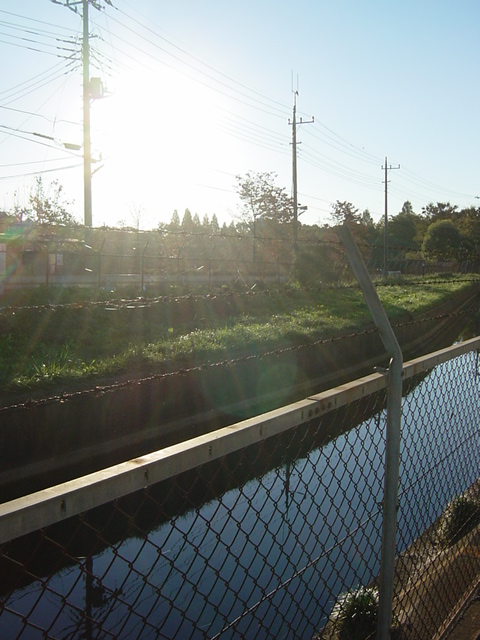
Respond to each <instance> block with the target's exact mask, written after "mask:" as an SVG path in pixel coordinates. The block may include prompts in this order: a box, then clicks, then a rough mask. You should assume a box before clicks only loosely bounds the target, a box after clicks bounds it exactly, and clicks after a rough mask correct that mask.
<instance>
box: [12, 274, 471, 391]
mask: <svg viewBox="0 0 480 640" xmlns="http://www.w3.org/2000/svg"><path fill="white" fill-rule="evenodd" d="M473 286H474V285H473V284H472V283H471V282H465V281H462V280H461V279H457V280H455V279H452V280H451V281H450V282H445V283H441V282H438V283H435V284H425V283H422V281H421V280H417V281H413V283H412V281H409V282H405V281H398V282H395V283H394V284H392V285H391V286H380V287H378V293H379V296H380V299H381V300H382V303H383V305H384V307H385V309H386V311H387V314H388V316H389V317H390V319H391V321H392V322H395V321H399V320H402V319H410V318H411V317H412V316H413V314H415V315H419V314H422V313H425V312H427V311H428V310H431V309H433V308H436V307H438V306H439V305H441V304H442V303H444V302H445V301H447V300H448V299H450V298H451V297H452V295H454V294H455V293H459V292H460V291H462V290H464V289H466V288H467V287H473ZM229 293H230V292H229V291H228V290H227V291H226V290H222V291H220V292H219V294H217V295H216V296H209V297H208V298H207V297H206V296H198V297H193V296H190V297H178V298H175V297H173V296H170V297H164V298H161V299H154V301H153V303H150V302H149V300H148V299H147V300H143V299H142V300H139V301H137V303H134V304H125V303H122V302H119V301H116V302H113V303H111V304H102V305H89V304H86V305H85V304H82V303H84V302H85V301H87V302H88V301H92V300H94V299H95V293H94V292H92V291H85V290H80V291H79V292H78V297H77V298H76V296H75V291H72V290H67V291H54V290H50V289H47V290H43V291H42V292H39V291H38V290H37V291H35V292H32V293H31V295H32V296H33V298H32V299H29V298H28V294H27V293H25V292H23V293H22V297H21V300H20V301H21V302H22V303H23V304H24V305H30V306H28V307H23V308H22V307H18V306H16V308H15V309H14V310H13V309H11V308H4V310H3V312H0V385H1V388H2V390H3V395H4V396H5V395H7V394H9V393H18V392H24V391H34V390H40V391H42V392H44V391H45V390H49V389H51V388H53V387H59V386H62V387H63V386H64V387H67V388H68V387H69V386H72V385H73V386H75V385H78V384H81V383H86V384H91V383H92V381H93V380H95V379H98V378H105V377H109V376H117V375H119V374H127V375H128V374H131V375H133V374H138V373H149V372H154V371H168V370H176V369H178V368H182V367H185V366H187V365H195V364H197V365H198V364H204V363H206V362H218V361H222V360H225V359H231V358H235V357H237V356H239V355H244V354H247V355H248V354H255V353H262V352H265V351H270V350H274V349H278V348H284V347H288V346H295V345H301V344H308V343H312V342H315V341H317V340H320V339H324V338H329V337H334V336H337V335H342V334H348V333H351V332H354V331H358V330H362V329H364V328H365V327H367V326H370V325H371V317H370V314H369V312H368V309H367V306H366V304H365V302H364V300H363V297H362V295H361V292H360V291H359V290H358V288H325V289H319V290H314V291H311V290H304V289H296V288H284V289H279V290H276V291H271V292H263V293H261V292H260V293H256V294H254V293H252V292H249V291H247V290H245V291H243V292H236V294H235V295H226V294H229ZM97 295H98V294H97ZM102 295H103V296H104V295H105V294H102V293H101V294H100V299H101V296H102ZM18 301H19V300H18V299H17V300H15V301H14V302H16V303H18ZM6 302H8V303H9V304H10V305H12V303H13V301H12V300H8V301H5V300H3V301H2V306H3V307H5V306H6ZM76 302H78V303H79V304H78V305H75V304H74V306H69V305H71V304H72V303H76ZM46 303H50V304H52V303H53V304H59V303H60V304H61V305H62V304H63V305H64V306H56V307H53V308H51V307H45V306H42V305H44V304H46ZM65 303H68V304H65ZM32 304H33V305H37V306H35V307H34V308H32V306H31V305H32ZM0 311H1V309H0Z"/></svg>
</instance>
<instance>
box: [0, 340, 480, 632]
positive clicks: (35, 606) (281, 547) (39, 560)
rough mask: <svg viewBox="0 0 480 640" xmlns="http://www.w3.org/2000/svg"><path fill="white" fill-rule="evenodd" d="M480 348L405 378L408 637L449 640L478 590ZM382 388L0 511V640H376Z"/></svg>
mask: <svg viewBox="0 0 480 640" xmlns="http://www.w3.org/2000/svg"><path fill="white" fill-rule="evenodd" d="M478 349H480V338H475V339H472V340H469V341H466V342H464V343H460V344H457V345H454V346H453V347H451V348H448V349H443V350H441V351H438V352H435V353H433V354H430V355H429V356H426V357H423V358H418V359H416V360H412V361H410V362H408V363H406V364H404V366H403V388H404V398H403V408H402V422H403V428H402V441H401V450H400V459H399V466H400V484H399V493H398V505H399V508H398V530H397V539H396V564H395V571H394V594H393V618H392V620H393V622H392V624H393V625H394V627H395V628H397V629H398V630H401V632H402V633H403V636H402V637H405V638H432V637H434V636H435V634H437V635H438V637H440V635H441V633H443V632H444V631H445V629H446V628H447V627H448V623H449V620H450V619H451V617H452V616H453V615H454V614H455V612H456V611H457V609H458V607H459V606H460V605H461V603H462V602H463V600H464V598H465V597H466V596H467V595H468V594H469V592H470V590H471V587H472V585H473V584H474V583H475V582H476V580H477V579H478V577H479V576H480V566H479V561H478V560H477V559H476V555H478V554H476V552H475V549H476V548H477V545H478V544H479V543H478V538H479V534H478V533H477V529H476V528H475V526H474V525H476V524H477V522H478V519H477V514H478V507H477V496H478V487H477V481H478V476H479V472H478V469H479V468H480V447H479V440H480V419H479V418H480V416H479V405H478V387H479V375H478V362H477V359H478V356H477V350H478ZM386 385H387V380H386V378H385V376H384V375H382V374H380V373H376V374H372V375H370V376H367V377H365V378H361V379H360V380H357V381H354V382H351V383H349V384H346V385H342V386H341V387H337V388H335V389H331V390H329V391H326V392H323V393H321V394H318V395H312V396H310V397H308V398H305V399H304V400H302V401H300V402H297V403H294V404H292V405H289V406H287V407H283V408H282V409H278V410H275V411H272V412H269V413H267V414H264V415H261V416H258V417H256V418H252V419H249V420H246V421H243V422H240V423H237V424H234V425H231V426H229V427H225V428H223V429H220V430H219V431H216V432H213V433H210V434H207V435H204V436H200V437H198V438H195V439H193V440H190V441H188V442H184V443H182V444H178V445H175V446H172V447H168V448H165V449H162V450H160V451H156V452H153V453H151V454H148V455H146V456H142V457H141V458H138V459H135V460H130V461H128V462H125V463H123V464H120V465H117V466H115V467H111V468H109V469H105V470H103V471H100V472H97V473H94V474H91V475H89V476H85V477H83V478H79V479H77V480H74V481H71V482H67V483H65V484H63V485H59V486H56V487H51V488H49V489H47V490H44V491H41V492H39V493H37V494H32V495H29V496H25V497H23V498H19V499H17V500H14V501H11V502H9V503H4V504H2V505H0V543H1V546H0V594H1V596H0V598H1V599H0V636H1V637H2V638H3V637H5V638H31V637H37V636H38V637H46V638H57V637H71V638H78V637H84V638H94V637H106V638H108V637H111V638H142V639H143V638H149V637H152V638H153V637H155V638H157V637H158V638H180V637H181V638H192V639H193V638H209V639H212V638H222V639H223V638H252V639H253V638H278V637H288V638H298V639H300V638H301V639H302V640H304V639H305V638H312V637H314V636H316V637H317V638H330V639H332V638H339V639H342V640H343V639H344V638H348V637H351V636H349V635H348V634H349V629H350V628H351V627H349V620H350V618H349V615H350V616H351V613H352V611H355V609H357V610H358V608H359V607H362V606H363V607H364V615H363V616H362V617H361V618H359V617H358V615H357V617H356V618H355V619H356V621H357V623H356V627H355V633H357V632H358V631H359V628H358V621H359V620H360V619H361V620H363V621H364V623H365V634H366V635H364V636H358V635H356V636H354V637H371V634H372V633H373V634H374V633H375V625H376V623H377V613H376V612H377V609H376V603H377V598H378V577H379V571H380V556H381V545H382V501H383V477H384V455H385V429H386V423H387V412H386V408H385V407H386V395H385V389H386ZM452 501H453V502H452ZM452 513H453V514H454V517H453V521H452ZM455 518H456V520H455ZM455 525H459V528H457V529H456V528H455ZM462 527H463V528H462ZM449 532H450V533H449ZM452 532H453V533H452ZM463 533H465V535H462V534H463ZM35 634H37V636H35ZM369 634H370V636H369Z"/></svg>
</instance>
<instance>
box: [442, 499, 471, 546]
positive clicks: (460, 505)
mask: <svg viewBox="0 0 480 640" xmlns="http://www.w3.org/2000/svg"><path fill="white" fill-rule="evenodd" d="M479 523H480V507H479V504H478V502H477V501H476V500H473V499H472V498H468V497H466V496H459V497H458V498H455V499H454V500H452V502H450V504H449V505H448V507H447V508H446V509H445V512H444V514H443V516H442V518H441V521H440V526H439V529H438V538H439V541H440V543H441V544H442V545H443V546H445V547H449V546H451V545H453V544H455V543H456V542H458V541H459V540H461V539H462V538H463V536H465V535H466V534H467V533H468V532H469V531H471V530H472V529H474V528H475V527H476V526H477V524H479Z"/></svg>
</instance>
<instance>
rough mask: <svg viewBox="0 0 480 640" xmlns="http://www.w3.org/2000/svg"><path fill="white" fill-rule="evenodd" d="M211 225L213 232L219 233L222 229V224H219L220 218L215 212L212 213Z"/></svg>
mask: <svg viewBox="0 0 480 640" xmlns="http://www.w3.org/2000/svg"><path fill="white" fill-rule="evenodd" d="M210 227H211V229H212V233H218V232H219V231H220V225H219V224H218V218H217V215H216V214H215V213H214V214H213V215H212V219H211V221H210Z"/></svg>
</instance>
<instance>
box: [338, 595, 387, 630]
mask: <svg viewBox="0 0 480 640" xmlns="http://www.w3.org/2000/svg"><path fill="white" fill-rule="evenodd" d="M332 619H334V620H335V622H336V628H337V632H338V639H339V640H367V638H374V637H375V633H376V629H377V619H378V589H377V588H376V587H360V588H358V589H356V590H355V591H350V592H349V593H344V594H342V595H341V596H340V597H339V598H338V600H337V602H336V603H335V606H334V608H333V611H332Z"/></svg>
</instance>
